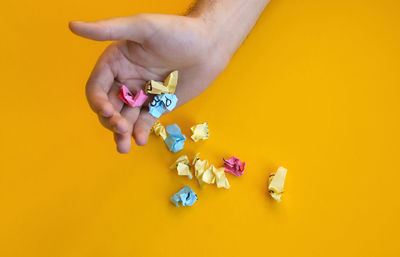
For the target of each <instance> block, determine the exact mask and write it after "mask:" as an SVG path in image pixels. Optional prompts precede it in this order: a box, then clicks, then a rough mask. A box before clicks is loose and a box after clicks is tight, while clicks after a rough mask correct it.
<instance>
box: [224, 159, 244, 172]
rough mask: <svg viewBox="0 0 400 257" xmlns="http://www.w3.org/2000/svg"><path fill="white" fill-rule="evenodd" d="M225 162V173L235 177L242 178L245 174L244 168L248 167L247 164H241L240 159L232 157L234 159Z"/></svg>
mask: <svg viewBox="0 0 400 257" xmlns="http://www.w3.org/2000/svg"><path fill="white" fill-rule="evenodd" d="M223 160H224V167H225V172H228V173H230V174H232V175H235V176H242V175H243V172H244V168H245V167H246V163H245V162H241V161H240V160H239V158H236V157H234V156H232V158H230V159H228V160H225V159H223Z"/></svg>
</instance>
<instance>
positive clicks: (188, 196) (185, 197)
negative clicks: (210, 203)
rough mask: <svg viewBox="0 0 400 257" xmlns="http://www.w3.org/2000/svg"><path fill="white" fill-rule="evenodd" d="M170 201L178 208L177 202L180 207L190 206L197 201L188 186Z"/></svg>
mask: <svg viewBox="0 0 400 257" xmlns="http://www.w3.org/2000/svg"><path fill="white" fill-rule="evenodd" d="M170 200H171V202H172V203H173V204H175V206H177V207H179V202H180V203H181V204H182V206H192V205H193V204H194V203H195V202H196V201H197V195H196V193H195V192H194V191H193V190H192V189H191V188H190V187H189V186H185V187H184V188H182V189H181V190H179V192H178V193H176V194H174V195H173V196H172V197H171V198H170Z"/></svg>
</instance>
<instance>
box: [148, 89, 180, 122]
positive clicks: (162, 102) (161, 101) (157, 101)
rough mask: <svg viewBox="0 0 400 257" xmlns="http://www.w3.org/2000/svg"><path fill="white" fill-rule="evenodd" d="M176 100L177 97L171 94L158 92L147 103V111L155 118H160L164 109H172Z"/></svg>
mask: <svg viewBox="0 0 400 257" xmlns="http://www.w3.org/2000/svg"><path fill="white" fill-rule="evenodd" d="M177 102H178V97H176V95H173V94H160V95H156V96H155V97H154V99H153V101H151V103H149V113H150V114H151V115H152V116H153V117H155V118H157V119H158V118H160V117H161V115H162V114H163V113H164V112H165V111H166V110H168V111H172V110H173V109H174V108H175V106H176V103H177Z"/></svg>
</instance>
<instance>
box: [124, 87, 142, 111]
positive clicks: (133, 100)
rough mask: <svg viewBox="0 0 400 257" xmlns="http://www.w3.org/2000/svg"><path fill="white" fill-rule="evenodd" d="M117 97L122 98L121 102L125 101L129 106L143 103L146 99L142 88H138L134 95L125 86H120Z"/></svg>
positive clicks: (137, 105)
mask: <svg viewBox="0 0 400 257" xmlns="http://www.w3.org/2000/svg"><path fill="white" fill-rule="evenodd" d="M118 97H119V99H121V100H122V102H124V103H126V104H127V105H129V106H131V107H139V106H142V105H143V104H144V102H145V101H146V100H147V95H146V94H145V93H144V92H143V90H140V91H139V92H138V93H137V94H136V95H135V96H133V94H132V93H131V92H130V91H129V89H128V88H127V87H126V86H125V85H122V86H121V90H120V92H119V94H118Z"/></svg>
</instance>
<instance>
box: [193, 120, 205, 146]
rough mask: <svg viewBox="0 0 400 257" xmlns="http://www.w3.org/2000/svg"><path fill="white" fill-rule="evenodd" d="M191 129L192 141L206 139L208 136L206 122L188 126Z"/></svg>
mask: <svg viewBox="0 0 400 257" xmlns="http://www.w3.org/2000/svg"><path fill="white" fill-rule="evenodd" d="M190 130H192V133H193V135H192V139H193V141H194V142H197V141H199V140H200V139H202V140H206V139H208V137H209V131H208V123H207V122H204V123H202V124H198V125H195V126H193V127H191V128H190Z"/></svg>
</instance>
